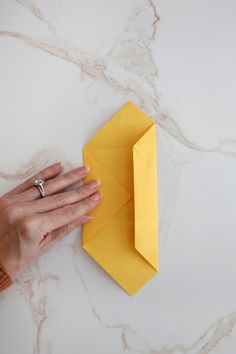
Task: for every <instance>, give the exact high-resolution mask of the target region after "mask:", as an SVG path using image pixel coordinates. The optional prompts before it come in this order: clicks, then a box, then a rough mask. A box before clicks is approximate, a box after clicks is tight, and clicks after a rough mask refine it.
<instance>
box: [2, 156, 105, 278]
mask: <svg viewBox="0 0 236 354" xmlns="http://www.w3.org/2000/svg"><path fill="white" fill-rule="evenodd" d="M62 168H63V167H62V165H61V164H60V163H56V164H54V165H51V166H49V167H47V168H45V169H44V170H42V171H41V172H39V173H38V174H37V175H35V176H33V177H32V178H30V179H28V180H27V181H25V182H24V183H23V184H21V185H19V186H18V187H16V188H14V189H13V190H11V191H10V192H8V193H7V194H5V195H3V196H2V197H0V264H2V266H3V267H4V268H5V269H6V271H7V273H8V274H9V276H10V278H11V280H12V281H14V279H15V278H16V276H17V275H18V274H19V273H21V272H22V271H23V270H24V269H25V268H26V267H27V266H29V265H30V264H32V263H33V262H34V261H35V260H36V259H37V257H38V256H40V255H41V254H42V253H44V252H45V251H46V250H48V249H49V248H50V247H51V246H52V245H54V243H55V242H56V241H57V240H59V239H61V238H62V237H63V236H65V235H66V234H68V233H69V232H70V231H71V230H73V229H74V228H75V227H77V226H79V225H81V224H83V223H86V222H88V221H89V220H91V219H92V218H91V217H90V216H89V215H88V213H89V212H90V211H91V210H92V209H93V208H95V207H96V206H97V205H98V203H99V201H100V199H101V194H100V193H99V192H98V191H97V188H98V186H99V181H98V180H93V181H90V182H89V183H87V184H84V185H82V186H81V187H79V188H77V189H73V190H71V191H65V188H67V187H68V186H71V185H73V184H74V183H77V182H78V181H80V180H81V179H83V178H84V177H85V176H86V175H87V174H88V170H89V169H88V167H80V168H77V169H74V170H72V171H70V172H67V173H65V174H64V175H59V173H60V172H61V171H62ZM35 179H43V180H45V183H44V188H45V191H46V197H44V198H41V195H40V192H39V191H38V189H37V188H36V187H35V186H34V185H33V183H34V180H35Z"/></svg>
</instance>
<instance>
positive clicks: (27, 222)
mask: <svg viewBox="0 0 236 354" xmlns="http://www.w3.org/2000/svg"><path fill="white" fill-rule="evenodd" d="M35 226H36V218H35V217H32V216H27V217H25V218H23V219H21V220H20V221H19V222H18V230H19V231H20V233H21V234H22V235H25V236H30V235H31V233H32V232H33V231H34V230H35Z"/></svg>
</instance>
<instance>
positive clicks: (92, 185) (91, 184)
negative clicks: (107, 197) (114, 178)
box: [87, 179, 101, 189]
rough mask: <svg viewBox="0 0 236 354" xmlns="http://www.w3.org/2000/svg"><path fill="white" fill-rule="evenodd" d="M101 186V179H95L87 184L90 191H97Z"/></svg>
mask: <svg viewBox="0 0 236 354" xmlns="http://www.w3.org/2000/svg"><path fill="white" fill-rule="evenodd" d="M100 184H101V181H100V179H94V180H92V181H90V182H89V183H88V184H87V186H88V187H89V188H90V189H95V188H96V187H98V186H99V185H100Z"/></svg>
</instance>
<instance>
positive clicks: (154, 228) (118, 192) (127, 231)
mask: <svg viewBox="0 0 236 354" xmlns="http://www.w3.org/2000/svg"><path fill="white" fill-rule="evenodd" d="M83 159H84V164H85V165H89V166H90V173H89V175H88V177H87V178H86V179H85V182H87V181H89V180H90V179H92V178H99V179H100V180H101V186H100V191H101V192H102V194H103V198H102V201H101V203H100V204H99V206H98V207H97V208H96V209H95V210H93V211H92V212H91V215H92V216H93V217H94V220H92V221H91V222H89V223H87V224H85V225H84V226H83V248H84V249H85V250H86V251H87V252H88V253H89V254H90V256H91V257H92V258H94V259H95V261H96V262H97V263H98V264H99V265H100V266H101V267H102V268H103V269H104V270H105V271H106V272H107V273H108V274H109V275H110V276H111V277H112V278H113V279H114V280H115V281H116V282H117V283H118V284H119V285H120V286H121V287H122V288H124V289H125V290H126V291H127V292H128V294H130V295H134V294H135V293H136V292H137V291H138V290H139V289H140V288H141V287H142V286H143V285H144V284H145V283H146V282H147V281H148V280H149V279H150V278H151V277H153V276H154V275H155V274H156V273H157V272H158V221H157V217H158V215H157V156H156V122H155V121H154V120H152V119H151V118H149V117H148V116H147V115H146V114H145V113H144V112H142V111H141V110H140V109H139V108H138V107H136V106H135V105H134V104H133V103H131V102H128V103H127V104H125V105H124V106H123V107H122V108H121V109H120V110H119V111H118V112H117V113H116V114H115V115H114V116H113V117H112V118H111V119H110V120H109V121H108V122H107V123H106V124H105V125H104V126H103V127H102V128H101V129H100V130H99V131H98V133H97V134H95V136H94V137H93V138H92V139H91V140H90V141H89V142H88V143H87V144H86V145H85V147H84V150H83Z"/></svg>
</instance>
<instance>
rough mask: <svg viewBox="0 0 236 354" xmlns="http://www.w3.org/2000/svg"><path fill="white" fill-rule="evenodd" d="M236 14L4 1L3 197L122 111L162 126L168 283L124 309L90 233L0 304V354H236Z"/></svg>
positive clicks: (145, 5)
mask: <svg viewBox="0 0 236 354" xmlns="http://www.w3.org/2000/svg"><path fill="white" fill-rule="evenodd" d="M235 11H236V3H235V1H233V0H225V1H223V0H219V1H213V0H207V1H204V0H200V1H196V0H195V1H189V0H177V1H164V0H120V1H115V0H110V1H108V0H100V1H95V0H86V1H82V0H77V1H76V0H69V1H66V0H57V1H56V0H51V1H46V0H18V1H14V0H0V98H1V104H0V122H1V129H0V193H4V192H6V191H7V190H9V189H10V188H12V187H13V186H15V185H17V184H19V183H20V182H22V180H24V179H25V178H27V177H28V176H30V175H32V174H33V173H35V172H36V171H38V170H40V169H42V168H43V167H44V166H46V165H48V164H50V163H52V162H54V161H58V160H63V161H64V162H65V167H66V169H69V168H71V167H72V166H78V165H80V164H81V150H82V147H83V145H84V144H85V142H86V141H87V140H88V139H89V138H90V137H91V136H92V135H93V134H94V132H96V131H97V130H98V129H99V127H100V126H101V125H102V123H104V122H106V121H107V119H108V118H110V117H111V116H112V114H113V113H115V112H116V111H117V110H118V109H119V108H120V107H122V105H123V104H124V103H125V102H127V101H128V100H131V101H133V102H134V103H135V104H136V105H138V106H139V107H140V108H141V109H143V110H144V111H145V112H146V113H147V114H149V115H150V116H152V117H153V118H154V119H155V120H156V121H157V122H158V123H159V125H158V164H159V180H158V183H159V213H160V223H159V248H160V251H159V252H160V272H159V274H157V275H156V276H155V277H154V278H152V279H151V280H150V281H149V282H148V283H147V284H146V285H145V286H144V288H142V290H140V291H139V292H138V293H137V294H136V295H135V296H133V297H130V296H128V295H127V294H126V293H125V292H124V291H123V290H122V289H121V288H120V287H119V286H118V285H117V284H116V283H115V282H114V281H113V280H112V279H111V278H110V277H109V276H108V275H107V274H106V273H105V272H104V271H103V270H102V269H101V268H100V267H99V266H98V265H97V264H96V263H95V262H94V261H93V260H92V259H91V258H90V257H89V255H88V254H87V253H85V252H84V251H83V250H82V247H81V230H76V231H75V232H73V233H71V234H70V235H68V237H67V238H66V239H64V240H63V241H62V242H60V243H58V244H57V246H56V247H55V248H54V249H52V250H50V251H49V252H48V253H47V254H45V255H44V256H43V257H42V258H41V259H40V260H39V261H38V262H37V264H35V265H34V266H33V267H31V268H30V269H28V270H27V271H26V272H25V273H24V274H22V277H20V278H19V280H18V282H17V283H16V284H15V285H13V286H12V287H11V288H10V289H9V290H7V291H6V292H4V293H2V294H1V295H0V353H1V354H65V353H69V354H121V353H142V354H196V353H199V354H207V353H215V354H235V352H236V282H235V274H236V260H235V254H236V232H235V230H236V212H235V198H236V188H235V183H236V120H235V119H236V106H235V102H236V100H235V98H236V97H235V93H236V71H235V61H236V46H235V34H236V22H235Z"/></svg>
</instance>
